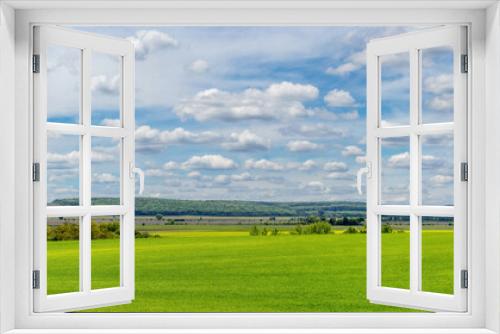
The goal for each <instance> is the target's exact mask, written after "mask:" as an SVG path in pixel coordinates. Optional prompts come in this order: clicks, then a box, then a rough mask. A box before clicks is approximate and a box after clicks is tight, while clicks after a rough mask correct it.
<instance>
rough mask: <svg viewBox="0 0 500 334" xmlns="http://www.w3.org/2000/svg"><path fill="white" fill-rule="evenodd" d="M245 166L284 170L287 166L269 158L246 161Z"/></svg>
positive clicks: (248, 167)
mask: <svg viewBox="0 0 500 334" xmlns="http://www.w3.org/2000/svg"><path fill="white" fill-rule="evenodd" d="M245 168H247V169H262V170H283V169H284V168H285V166H284V165H283V164H280V163H279V162H274V161H270V160H267V159H260V160H257V161H256V160H253V159H249V160H247V161H245Z"/></svg>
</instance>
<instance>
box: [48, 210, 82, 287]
mask: <svg viewBox="0 0 500 334" xmlns="http://www.w3.org/2000/svg"><path fill="white" fill-rule="evenodd" d="M79 240H80V218H79V217H59V218H48V219H47V294H49V295H52V294H58V293H66V292H77V291H79V290H80V241H79Z"/></svg>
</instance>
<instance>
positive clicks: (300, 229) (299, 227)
mask: <svg viewBox="0 0 500 334" xmlns="http://www.w3.org/2000/svg"><path fill="white" fill-rule="evenodd" d="M294 232H295V233H294V234H303V233H304V228H303V227H302V225H300V224H299V225H297V226H295V229H294Z"/></svg>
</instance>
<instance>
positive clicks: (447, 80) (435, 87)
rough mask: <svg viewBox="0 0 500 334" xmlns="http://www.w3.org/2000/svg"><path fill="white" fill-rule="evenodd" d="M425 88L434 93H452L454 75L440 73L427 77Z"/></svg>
mask: <svg viewBox="0 0 500 334" xmlns="http://www.w3.org/2000/svg"><path fill="white" fill-rule="evenodd" d="M424 88H425V90H426V91H429V92H431V93H433V94H442V93H450V92H451V91H452V90H453V75H451V74H440V75H437V76H433V77H427V78H426V79H425V80H424Z"/></svg>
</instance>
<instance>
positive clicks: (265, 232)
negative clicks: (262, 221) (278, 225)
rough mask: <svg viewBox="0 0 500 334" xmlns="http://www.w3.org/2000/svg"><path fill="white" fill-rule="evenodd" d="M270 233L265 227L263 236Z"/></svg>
mask: <svg viewBox="0 0 500 334" xmlns="http://www.w3.org/2000/svg"><path fill="white" fill-rule="evenodd" d="M268 233H269V231H268V229H267V228H265V227H264V228H263V229H262V232H261V234H262V235H263V236H266V235H267V234H268Z"/></svg>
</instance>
